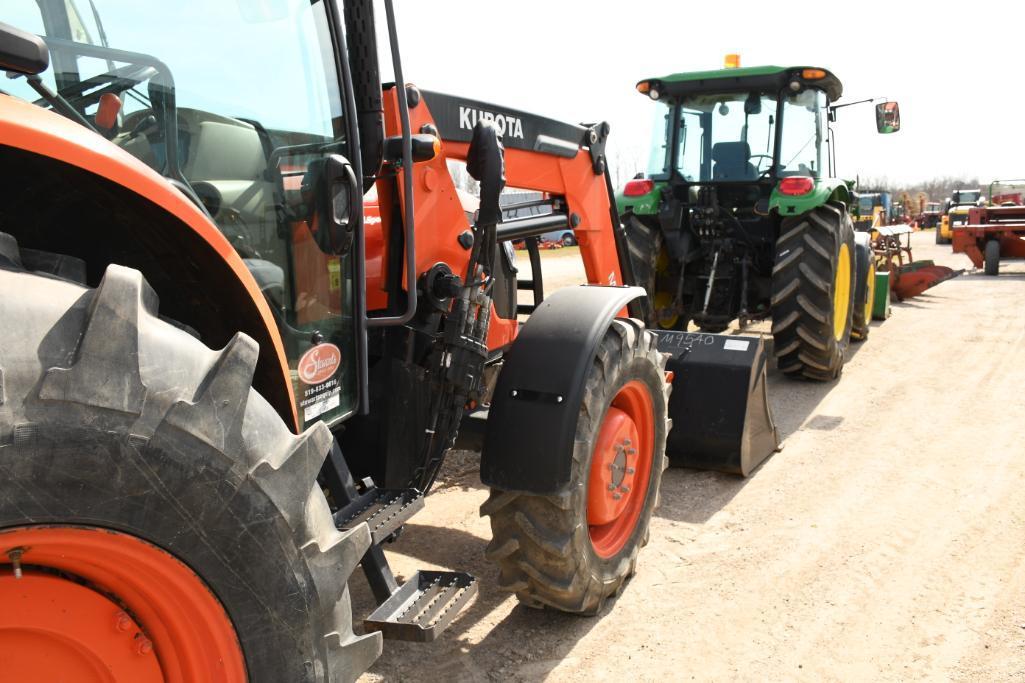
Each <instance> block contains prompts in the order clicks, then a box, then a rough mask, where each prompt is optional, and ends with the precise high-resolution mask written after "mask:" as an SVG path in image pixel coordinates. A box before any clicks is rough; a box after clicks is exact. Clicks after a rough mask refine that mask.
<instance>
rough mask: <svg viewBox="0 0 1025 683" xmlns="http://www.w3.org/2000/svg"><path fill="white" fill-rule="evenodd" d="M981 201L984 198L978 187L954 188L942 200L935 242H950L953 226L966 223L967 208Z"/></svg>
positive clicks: (982, 201)
mask: <svg viewBox="0 0 1025 683" xmlns="http://www.w3.org/2000/svg"><path fill="white" fill-rule="evenodd" d="M983 203H985V199H984V198H983V196H982V190H980V189H974V190H965V189H959V190H954V191H953V192H952V193H951V195H950V197H948V198H947V199H946V200H944V202H943V214H942V215H941V216H940V226H939V228H938V229H937V230H936V244H950V242H951V238H952V237H953V233H952V230H953V228H954V226H955V225H963V224H965V223H967V222H968V210H969V209H971V208H972V207H974V206H979V205H980V204H983Z"/></svg>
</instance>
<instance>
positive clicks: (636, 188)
mask: <svg viewBox="0 0 1025 683" xmlns="http://www.w3.org/2000/svg"><path fill="white" fill-rule="evenodd" d="M654 189H655V181H654V180H651V179H649V178H638V179H636V180H631V181H629V182H628V183H627V184H626V187H624V188H623V194H624V195H626V196H627V197H642V196H644V195H646V194H648V193H649V192H651V191H652V190H654Z"/></svg>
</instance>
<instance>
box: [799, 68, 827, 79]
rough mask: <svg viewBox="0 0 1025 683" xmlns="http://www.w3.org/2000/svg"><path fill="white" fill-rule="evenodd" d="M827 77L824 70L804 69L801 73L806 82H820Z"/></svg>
mask: <svg viewBox="0 0 1025 683" xmlns="http://www.w3.org/2000/svg"><path fill="white" fill-rule="evenodd" d="M825 77H826V72H825V71H824V70H822V69H803V70H802V71H801V78H803V79H804V80H806V81H818V80H821V79H823V78H825Z"/></svg>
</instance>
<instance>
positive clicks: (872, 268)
mask: <svg viewBox="0 0 1025 683" xmlns="http://www.w3.org/2000/svg"><path fill="white" fill-rule="evenodd" d="M870 258H871V257H870ZM867 284H868V301H866V302H865V324H866V325H868V324H869V323H870V322H872V308H873V307H874V306H875V302H876V264H875V261H872V262H871V263H869V264H868V283H867Z"/></svg>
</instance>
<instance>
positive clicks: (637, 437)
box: [587, 380, 655, 558]
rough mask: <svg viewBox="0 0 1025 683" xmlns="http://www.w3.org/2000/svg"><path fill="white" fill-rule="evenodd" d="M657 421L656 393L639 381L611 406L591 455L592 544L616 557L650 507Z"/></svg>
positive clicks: (589, 505)
mask: <svg viewBox="0 0 1025 683" xmlns="http://www.w3.org/2000/svg"><path fill="white" fill-rule="evenodd" d="M654 447H655V424H654V414H653V404H652V399H651V393H650V392H649V391H648V388H647V386H646V385H645V384H644V383H642V382H640V381H638V380H634V381H631V382H628V383H627V384H625V385H624V386H623V387H622V388H621V389H620V390H619V392H618V393H617V394H616V396H615V398H613V399H612V403H611V404H610V405H609V408H608V410H607V411H606V413H605V418H604V420H603V421H602V425H601V429H600V430H599V432H598V440H597V443H596V444H595V448H594V453H593V455H592V456H591V471H590V477H589V480H588V488H587V525H588V530H589V533H590V537H591V546H592V547H593V548H594V551H595V553H597V554H598V555H599V556H600V557H605V558H608V557H612V556H613V555H615V554H616V553H618V552H619V551H620V550H622V549H623V547H624V546H625V545H626V544H627V541H629V540H630V537H631V536H632V535H633V532H634V530H635V529H636V528H637V522H638V520H639V519H640V518H641V512H642V511H643V510H644V503H645V500H646V499H647V496H648V485H649V481H650V479H651V463H652V460H653V455H654Z"/></svg>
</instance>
